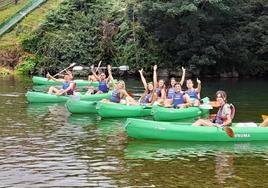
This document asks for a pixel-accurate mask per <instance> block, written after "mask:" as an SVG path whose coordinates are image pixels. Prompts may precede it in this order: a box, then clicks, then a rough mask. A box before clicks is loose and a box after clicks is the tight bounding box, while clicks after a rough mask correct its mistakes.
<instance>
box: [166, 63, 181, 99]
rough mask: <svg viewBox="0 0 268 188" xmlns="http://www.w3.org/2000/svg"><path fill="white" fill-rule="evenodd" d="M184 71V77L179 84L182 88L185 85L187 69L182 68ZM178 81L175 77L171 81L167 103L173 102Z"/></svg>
mask: <svg viewBox="0 0 268 188" xmlns="http://www.w3.org/2000/svg"><path fill="white" fill-rule="evenodd" d="M181 69H182V77H181V81H180V82H179V83H180V84H181V86H182V85H183V83H184V80H185V68H183V67H182V68H181ZM176 83H177V82H176V80H175V78H174V77H172V78H171V79H170V86H169V88H168V90H167V99H166V102H167V103H171V102H172V98H173V95H174V93H175V87H174V86H175V84H176Z"/></svg>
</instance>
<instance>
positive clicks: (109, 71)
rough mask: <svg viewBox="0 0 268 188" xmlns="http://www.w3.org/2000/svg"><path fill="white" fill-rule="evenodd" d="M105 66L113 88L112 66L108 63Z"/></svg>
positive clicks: (114, 86)
mask: <svg viewBox="0 0 268 188" xmlns="http://www.w3.org/2000/svg"><path fill="white" fill-rule="evenodd" d="M107 68H108V73H109V79H110V80H111V82H112V84H113V88H114V89H115V88H116V84H115V82H114V78H113V75H112V67H111V65H108V66H107Z"/></svg>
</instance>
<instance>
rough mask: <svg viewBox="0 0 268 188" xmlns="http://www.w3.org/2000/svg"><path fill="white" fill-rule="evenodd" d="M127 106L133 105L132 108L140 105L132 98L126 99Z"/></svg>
mask: <svg viewBox="0 0 268 188" xmlns="http://www.w3.org/2000/svg"><path fill="white" fill-rule="evenodd" d="M126 105H132V106H137V105H139V103H138V102H137V101H135V99H133V98H132V97H130V96H127V97H126Z"/></svg>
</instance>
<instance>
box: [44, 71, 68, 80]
mask: <svg viewBox="0 0 268 188" xmlns="http://www.w3.org/2000/svg"><path fill="white" fill-rule="evenodd" d="M46 76H47V78H48V79H49V80H50V79H51V80H54V81H55V82H64V79H57V78H54V77H53V76H51V75H50V74H49V72H48V73H47V75H46Z"/></svg>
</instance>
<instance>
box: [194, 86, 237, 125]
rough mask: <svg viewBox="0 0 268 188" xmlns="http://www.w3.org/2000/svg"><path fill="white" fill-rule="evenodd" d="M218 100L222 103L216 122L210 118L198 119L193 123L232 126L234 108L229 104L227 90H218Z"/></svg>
mask: <svg viewBox="0 0 268 188" xmlns="http://www.w3.org/2000/svg"><path fill="white" fill-rule="evenodd" d="M216 98H217V102H218V103H219V104H220V108H219V111H218V113H217V115H216V119H215V122H214V121H210V120H209V119H198V120H197V121H196V122H194V123H193V125H194V126H230V125H231V123H232V119H233V115H234V108H232V109H233V111H232V109H231V106H232V105H229V104H227V95H226V93H225V91H221V90H220V91H217V93H216Z"/></svg>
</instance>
